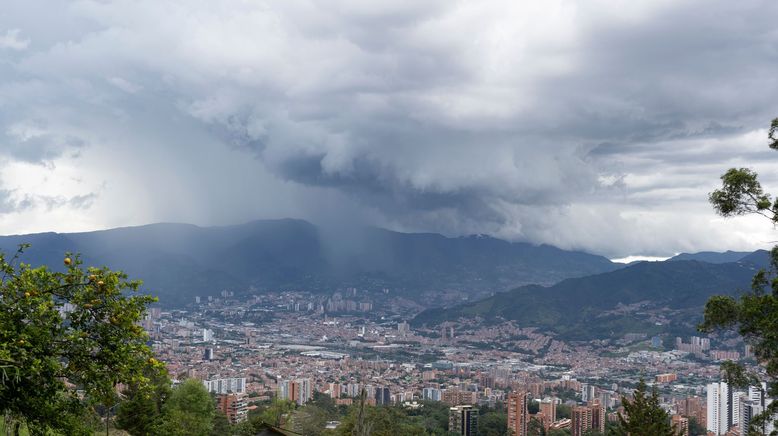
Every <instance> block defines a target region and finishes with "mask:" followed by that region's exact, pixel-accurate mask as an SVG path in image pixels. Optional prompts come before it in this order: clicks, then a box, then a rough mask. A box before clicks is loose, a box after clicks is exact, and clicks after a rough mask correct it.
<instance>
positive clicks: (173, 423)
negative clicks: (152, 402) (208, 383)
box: [156, 379, 216, 436]
mask: <svg viewBox="0 0 778 436" xmlns="http://www.w3.org/2000/svg"><path fill="white" fill-rule="evenodd" d="M163 411H164V413H163V415H162V422H161V424H160V426H159V427H158V428H157V429H156V434H160V435H170V436H179V435H180V436H208V435H210V434H211V430H213V424H214V422H213V421H214V415H215V414H216V405H215V404H214V402H213V399H212V398H211V394H209V393H208V391H207V390H206V389H205V386H203V383H202V382H201V381H199V380H195V379H189V380H186V381H185V382H183V383H181V384H180V385H179V386H177V387H176V388H175V389H173V392H172V393H171V394H170V398H168V400H167V401H166V402H165V405H164V406H163Z"/></svg>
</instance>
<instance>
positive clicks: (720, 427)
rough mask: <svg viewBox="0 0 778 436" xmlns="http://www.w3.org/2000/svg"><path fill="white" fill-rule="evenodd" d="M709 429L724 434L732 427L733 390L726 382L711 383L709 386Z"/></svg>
mask: <svg viewBox="0 0 778 436" xmlns="http://www.w3.org/2000/svg"><path fill="white" fill-rule="evenodd" d="M707 395H708V408H707V409H708V414H707V421H708V422H707V426H706V428H707V430H708V431H709V432H712V433H713V434H714V435H723V434H726V433H727V432H728V431H729V428H730V427H732V424H733V423H732V391H731V390H730V389H729V385H727V383H725V382H721V383H710V384H709V385H708V387H707Z"/></svg>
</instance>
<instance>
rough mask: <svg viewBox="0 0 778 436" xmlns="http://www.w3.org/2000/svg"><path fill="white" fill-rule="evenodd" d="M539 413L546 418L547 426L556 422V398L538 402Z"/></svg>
mask: <svg viewBox="0 0 778 436" xmlns="http://www.w3.org/2000/svg"><path fill="white" fill-rule="evenodd" d="M540 413H541V414H543V416H545V417H546V421H547V422H548V423H549V424H550V423H552V422H554V421H556V398H545V399H543V401H541V402H540ZM546 430H548V429H546Z"/></svg>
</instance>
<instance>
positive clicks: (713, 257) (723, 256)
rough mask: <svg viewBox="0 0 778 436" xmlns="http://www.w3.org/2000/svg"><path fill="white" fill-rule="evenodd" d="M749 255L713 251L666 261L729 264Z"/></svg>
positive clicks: (736, 252) (680, 256)
mask: <svg viewBox="0 0 778 436" xmlns="http://www.w3.org/2000/svg"><path fill="white" fill-rule="evenodd" d="M750 254H752V253H751V252H750V251H730V250H727V251H725V252H723V253H719V252H715V251H700V252H699V253H681V254H678V255H676V256H673V257H671V258H670V259H667V260H670V261H676V260H698V261H700V262H708V263H729V262H737V261H739V260H741V259H743V258H744V257H746V256H748V255H750Z"/></svg>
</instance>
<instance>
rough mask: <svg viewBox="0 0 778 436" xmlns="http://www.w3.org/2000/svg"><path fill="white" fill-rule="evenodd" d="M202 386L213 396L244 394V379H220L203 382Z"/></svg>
mask: <svg viewBox="0 0 778 436" xmlns="http://www.w3.org/2000/svg"><path fill="white" fill-rule="evenodd" d="M203 385H204V386H205V389H206V390H207V391H208V392H213V393H215V394H245V393H246V377H233V378H220V379H215V380H203Z"/></svg>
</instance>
